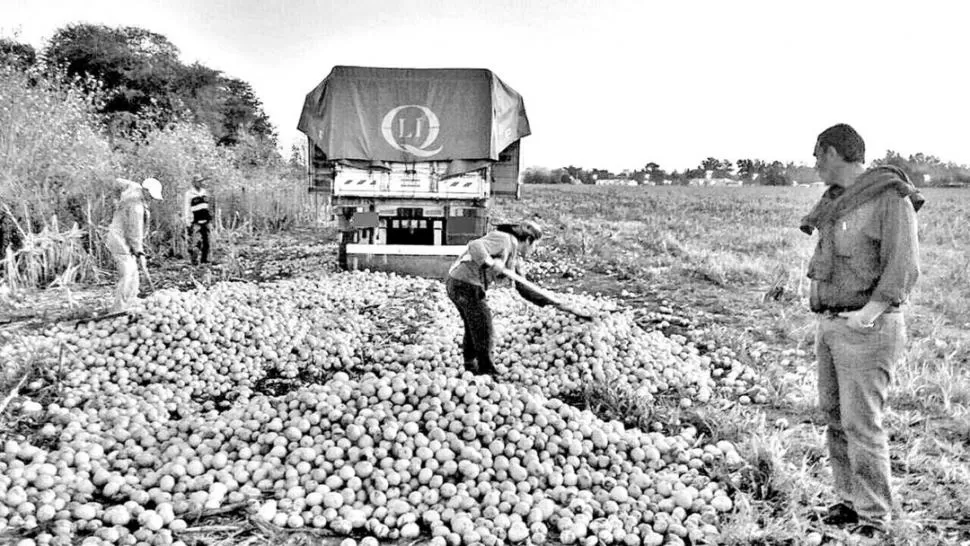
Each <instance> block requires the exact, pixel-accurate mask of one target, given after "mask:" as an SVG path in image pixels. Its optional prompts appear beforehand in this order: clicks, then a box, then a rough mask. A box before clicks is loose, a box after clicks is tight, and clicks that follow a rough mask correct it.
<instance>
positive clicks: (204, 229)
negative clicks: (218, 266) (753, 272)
mask: <svg viewBox="0 0 970 546" xmlns="http://www.w3.org/2000/svg"><path fill="white" fill-rule="evenodd" d="M207 178H208V177H203V176H197V177H195V178H194V179H193V180H192V187H191V188H189V189H188V191H186V192H185V207H184V209H183V214H184V217H185V224H186V237H187V238H188V245H189V258H190V259H191V261H192V265H197V264H198V263H199V262H200V261H201V262H202V263H208V262H209V222H210V221H211V220H212V209H211V208H210V205H211V203H210V198H209V192H208V190H206V189H205V187H203V186H202V183H203V182H205V181H206V180H207ZM196 235H198V241H196V240H195V239H196Z"/></svg>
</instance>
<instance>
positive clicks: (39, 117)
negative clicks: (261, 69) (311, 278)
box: [0, 67, 315, 288]
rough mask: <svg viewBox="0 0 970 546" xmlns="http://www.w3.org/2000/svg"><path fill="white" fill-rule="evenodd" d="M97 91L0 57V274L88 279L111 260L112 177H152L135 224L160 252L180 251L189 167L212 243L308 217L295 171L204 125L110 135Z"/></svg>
mask: <svg viewBox="0 0 970 546" xmlns="http://www.w3.org/2000/svg"><path fill="white" fill-rule="evenodd" d="M92 89H94V90H95V91H94V92H92ZM96 90H97V85H96V82H74V83H61V82H59V81H58V82H53V81H50V80H47V79H45V78H44V77H42V76H41V75H39V74H36V73H27V72H23V71H20V70H17V69H14V68H11V67H0V283H5V284H7V285H9V287H10V288H15V287H16V288H23V287H27V286H35V287H42V286H48V285H50V284H51V283H55V282H57V283H62V284H71V283H75V282H84V281H89V280H92V279H96V278H97V275H98V268H99V267H107V266H108V265H109V264H110V256H109V255H108V252H107V250H106V249H105V247H104V229H105V228H106V227H107V225H108V224H109V223H110V221H111V215H112V214H113V212H114V206H115V202H116V199H117V197H118V195H117V189H116V186H115V184H114V182H113V181H114V179H115V178H116V177H124V178H128V179H132V180H138V181H140V180H142V179H144V178H147V177H154V178H157V179H158V180H160V181H161V182H162V185H163V194H164V196H165V198H164V200H163V201H161V202H151V203H149V207H150V211H151V220H150V224H149V225H148V226H147V229H146V232H147V237H146V239H147V240H146V247H147V250H148V251H149V253H151V254H155V255H158V256H162V257H169V256H183V255H185V254H186V251H187V248H186V246H187V241H186V239H185V227H186V226H185V222H184V219H183V199H184V192H185V191H186V190H187V189H188V188H189V186H190V184H191V180H192V178H193V177H196V176H207V177H209V178H210V180H209V181H208V182H207V186H208V188H209V190H210V192H211V193H212V195H213V197H214V200H215V206H216V209H215V210H216V218H215V222H214V224H213V229H212V238H213V243H214V248H215V251H216V252H218V251H219V248H220V247H219V241H220V240H229V239H231V237H230V236H229V233H230V232H233V231H241V232H243V233H252V232H253V231H254V230H255V231H263V230H278V229H285V228H288V227H290V226H292V225H296V224H300V223H303V222H306V221H308V220H309V219H312V218H313V217H314V212H315V211H314V206H315V202H314V201H313V200H312V199H311V198H310V196H309V195H308V194H307V192H306V184H305V180H304V179H303V177H302V176H299V175H298V174H297V173H294V172H293V171H292V170H291V169H288V168H287V167H286V166H285V165H284V164H282V162H281V161H276V162H270V163H269V164H266V165H259V166H254V165H253V164H252V162H251V161H249V162H247V161H243V160H242V159H243V155H244V154H245V153H247V152H246V151H243V150H238V149H232V148H226V147H220V146H217V145H216V144H215V141H214V139H213V138H212V136H211V134H210V133H209V132H208V131H207V129H206V128H205V127H203V126H200V125H194V124H191V123H176V124H173V125H170V126H168V127H165V128H163V129H160V130H153V131H147V132H146V133H145V134H143V135H141V136H139V137H138V140H137V141H121V140H119V139H118V138H117V137H114V138H112V137H109V136H108V135H107V134H106V133H105V132H104V131H103V130H102V129H101V124H100V119H99V114H98V108H99V105H100V96H99V94H98V92H97V91H96Z"/></svg>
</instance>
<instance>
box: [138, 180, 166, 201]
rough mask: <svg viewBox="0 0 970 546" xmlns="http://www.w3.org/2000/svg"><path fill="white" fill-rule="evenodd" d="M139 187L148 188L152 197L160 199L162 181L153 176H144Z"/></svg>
mask: <svg viewBox="0 0 970 546" xmlns="http://www.w3.org/2000/svg"><path fill="white" fill-rule="evenodd" d="M141 187H143V188H145V189H146V190H148V193H149V194H150V195H151V196H152V198H153V199H157V200H159V201H161V200H162V183H161V182H159V181H158V180H155V179H154V178H146V179H145V181H144V182H142V183H141Z"/></svg>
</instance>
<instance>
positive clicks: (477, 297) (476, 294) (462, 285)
mask: <svg viewBox="0 0 970 546" xmlns="http://www.w3.org/2000/svg"><path fill="white" fill-rule="evenodd" d="M445 288H446V290H447V291H448V298H449V299H451V301H452V302H454V304H455V307H457V308H458V314H459V315H461V320H462V322H463V323H464V324H465V336H464V338H463V339H462V344H461V350H462V356H463V357H464V359H465V368H466V369H469V370H474V363H475V362H476V361H477V362H478V371H479V372H482V373H493V372H494V371H495V365H494V363H493V361H492V311H491V310H490V309H489V308H488V304H487V303H485V289H484V288H482V287H481V286H477V285H474V284H469V283H467V282H464V281H459V280H455V279H453V278H451V277H448V280H447V282H446V283H445Z"/></svg>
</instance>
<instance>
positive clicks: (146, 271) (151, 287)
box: [138, 254, 155, 292]
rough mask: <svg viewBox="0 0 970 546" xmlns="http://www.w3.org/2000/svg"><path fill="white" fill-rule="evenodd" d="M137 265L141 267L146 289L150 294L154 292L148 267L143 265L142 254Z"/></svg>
mask: <svg viewBox="0 0 970 546" xmlns="http://www.w3.org/2000/svg"><path fill="white" fill-rule="evenodd" d="M138 264H139V265H141V272H142V273H144V274H145V280H147V281H148V289H149V290H151V291H152V292H154V291H155V283H153V282H152V276H151V275H149V274H148V265H147V264H145V255H144V254H142V255H141V256H139V257H138Z"/></svg>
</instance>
